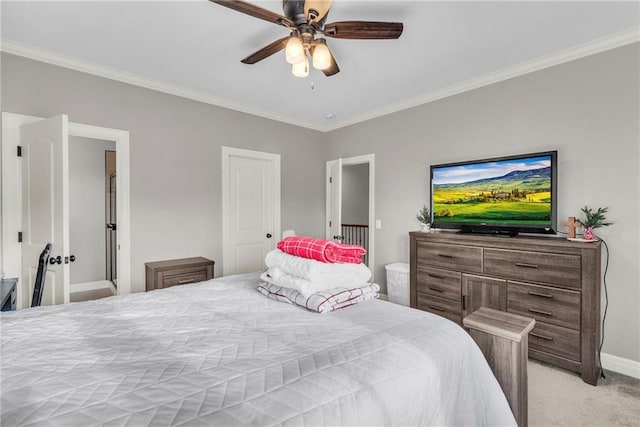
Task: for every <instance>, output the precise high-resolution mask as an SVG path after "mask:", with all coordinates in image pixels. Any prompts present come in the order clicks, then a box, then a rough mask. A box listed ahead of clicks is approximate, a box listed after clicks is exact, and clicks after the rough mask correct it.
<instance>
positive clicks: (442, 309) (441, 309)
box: [427, 305, 447, 311]
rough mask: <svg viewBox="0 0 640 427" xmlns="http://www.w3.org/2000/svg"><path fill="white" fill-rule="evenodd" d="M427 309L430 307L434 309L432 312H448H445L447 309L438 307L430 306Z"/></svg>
mask: <svg viewBox="0 0 640 427" xmlns="http://www.w3.org/2000/svg"><path fill="white" fill-rule="evenodd" d="M427 307H429V308H430V309H432V310H436V311H447V310H445V309H444V308H442V307H438V306H437V305H429V306H427Z"/></svg>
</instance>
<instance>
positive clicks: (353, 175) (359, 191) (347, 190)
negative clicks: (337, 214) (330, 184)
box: [342, 163, 369, 224]
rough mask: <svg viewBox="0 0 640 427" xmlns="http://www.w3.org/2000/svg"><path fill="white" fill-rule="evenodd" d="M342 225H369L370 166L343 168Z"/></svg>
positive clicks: (347, 166)
mask: <svg viewBox="0 0 640 427" xmlns="http://www.w3.org/2000/svg"><path fill="white" fill-rule="evenodd" d="M342 223H343V224H368V223H369V164H368V163H362V164H360V165H344V166H342Z"/></svg>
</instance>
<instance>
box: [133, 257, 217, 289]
mask: <svg viewBox="0 0 640 427" xmlns="http://www.w3.org/2000/svg"><path fill="white" fill-rule="evenodd" d="M214 264H215V263H214V261H211V260H210V259H207V258H202V257H196V258H182V259H172V260H168V261H156V262H148V263H146V264H145V276H146V277H145V279H146V284H147V291H152V290H154V289H162V288H168V287H169V286H176V285H185V284H187V283H196V282H202V281H203V280H209V279H213V266H214Z"/></svg>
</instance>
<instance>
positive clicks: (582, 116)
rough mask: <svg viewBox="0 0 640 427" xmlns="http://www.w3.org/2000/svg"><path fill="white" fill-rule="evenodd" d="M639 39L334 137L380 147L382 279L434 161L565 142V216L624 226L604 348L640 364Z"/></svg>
mask: <svg viewBox="0 0 640 427" xmlns="http://www.w3.org/2000/svg"><path fill="white" fill-rule="evenodd" d="M639 46H640V45H639V44H637V43H636V44H634V45H630V46H626V47H622V48H618V49H615V50H611V51H608V52H605V53H601V54H598V55H594V56H591V57H587V58H583V59H580V60H577V61H574V62H570V63H566V64H563V65H560V66H556V67H553V68H549V69H546V70H542V71H538V72H535V73H532V74H528V75H525V76H522V77H518V78H515V79H511V80H507V81H504V82H501V83H497V84H494V85H491V86H487V87H484V88H480V89H477V90H473V91H470V92H466V93H463V94H460V95H457V96H452V97H449V98H445V99H442V100H439V101H436V102H432V103H430V104H426V105H422V106H419V107H416V108H412V109H409V110H405V111H402V112H399V113H396V114H392V115H388V116H384V117H381V118H377V119H374V120H370V121H368V122H365V123H360V124H357V125H353V126H350V127H347V128H343V129H340V130H336V131H333V132H331V133H329V134H328V135H327V139H328V142H329V158H332V159H336V158H339V157H351V156H357V155H362V154H368V153H375V155H376V218H380V219H382V224H383V228H382V229H381V230H376V264H377V266H378V267H377V271H376V277H378V278H382V277H384V272H383V268H384V265H386V264H389V263H392V262H396V261H404V262H407V261H408V258H409V254H408V250H409V242H408V236H407V232H408V231H410V230H417V229H418V228H419V227H418V223H417V222H416V220H415V214H416V212H417V211H418V209H420V207H421V206H422V205H424V204H427V205H428V197H429V188H428V185H429V184H428V182H429V181H428V166H429V165H430V164H437V163H446V162H453V161H463V160H472V159H477V158H486V157H498V156H504V155H509V154H520V153H528V152H535V151H546V150H555V149H557V150H558V155H559V163H558V180H559V183H558V202H559V207H558V223H559V224H564V223H565V222H566V218H567V217H568V216H581V212H580V208H581V207H583V206H585V205H588V206H590V207H594V208H595V207H600V206H608V207H609V215H608V218H609V219H611V220H612V221H614V222H615V224H614V225H613V226H611V227H607V228H602V229H599V230H598V234H599V235H600V236H602V237H603V238H604V239H605V240H606V242H607V243H608V245H609V249H610V251H611V258H610V262H609V272H608V274H607V284H608V291H609V299H610V304H609V310H608V313H607V318H606V327H605V330H604V332H605V341H604V348H603V351H604V352H606V353H610V354H614V355H617V356H620V357H624V358H627V359H631V360H635V361H640V314H639V313H640V307H639V305H640V274H639V270H638V260H639V258H640V246H639V242H640V232H639V228H638V223H639V220H640V216H639V212H640V172H639V171H640V152H639V136H640V129H639V123H638V117H639V116H640V109H639V106H638V103H639V93H640V87H639V83H638V76H639V75H640V74H639V72H640V70H639V61H640V58H639ZM561 230H564V231H566V229H563V228H561ZM603 259H604V256H603ZM603 306H604V294H603Z"/></svg>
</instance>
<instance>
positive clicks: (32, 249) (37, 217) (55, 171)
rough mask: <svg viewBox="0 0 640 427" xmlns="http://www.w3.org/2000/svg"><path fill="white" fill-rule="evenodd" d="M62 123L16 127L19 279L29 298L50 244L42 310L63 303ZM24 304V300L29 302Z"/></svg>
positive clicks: (58, 119) (65, 198)
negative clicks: (20, 184) (18, 147)
mask: <svg viewBox="0 0 640 427" xmlns="http://www.w3.org/2000/svg"><path fill="white" fill-rule="evenodd" d="M68 126H69V125H68V119H67V116H66V115H60V116H55V117H51V118H49V119H46V120H41V121H39V122H36V123H31V124H26V125H23V126H22V129H21V133H22V141H21V147H22V182H23V189H22V280H23V281H26V283H23V289H24V290H26V291H27V295H29V296H30V295H31V294H32V293H33V286H34V281H35V278H36V273H37V270H38V259H39V256H40V253H41V252H42V250H43V249H44V247H45V245H46V244H47V243H51V245H52V250H51V259H52V260H56V259H58V257H60V258H59V259H60V263H56V264H49V265H48V268H47V274H46V281H45V286H44V292H43V295H42V305H48V304H63V303H68V302H69V264H68V256H69V249H68V248H69V228H68V225H69V212H68V210H69V203H68V202H69V175H68V168H67V162H68V157H69V141H68V134H69V132H68ZM29 300H30V298H29Z"/></svg>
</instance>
